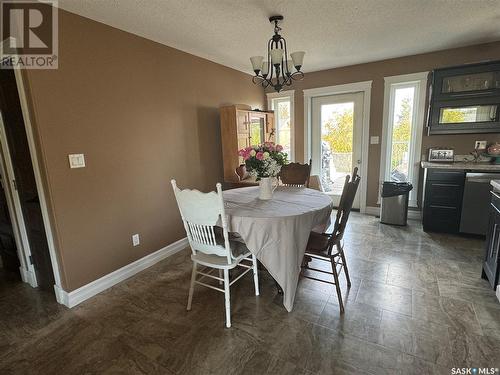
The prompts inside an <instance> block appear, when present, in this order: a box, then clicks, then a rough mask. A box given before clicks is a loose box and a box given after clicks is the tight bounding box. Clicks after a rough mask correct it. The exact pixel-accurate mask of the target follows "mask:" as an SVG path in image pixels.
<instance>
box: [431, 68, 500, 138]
mask: <svg viewBox="0 0 500 375" xmlns="http://www.w3.org/2000/svg"><path fill="white" fill-rule="evenodd" d="M428 131H429V134H459V133H499V132H500V61H493V62H486V63H480V64H469V65H463V66H456V67H450V68H443V69H436V70H434V71H433V72H432V75H431V85H430V87H429V113H428Z"/></svg>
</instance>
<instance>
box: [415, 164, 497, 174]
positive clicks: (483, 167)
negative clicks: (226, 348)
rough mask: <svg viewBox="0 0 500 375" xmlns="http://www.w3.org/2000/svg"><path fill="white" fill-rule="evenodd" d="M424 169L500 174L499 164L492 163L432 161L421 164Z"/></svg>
mask: <svg viewBox="0 0 500 375" xmlns="http://www.w3.org/2000/svg"><path fill="white" fill-rule="evenodd" d="M420 165H421V166H422V168H437V169H464V170H465V169H467V170H473V171H493V172H500V165H499V164H490V163H464V162H453V163H433V162H431V161H423V162H421V163H420Z"/></svg>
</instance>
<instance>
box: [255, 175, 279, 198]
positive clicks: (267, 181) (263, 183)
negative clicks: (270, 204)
mask: <svg viewBox="0 0 500 375" xmlns="http://www.w3.org/2000/svg"><path fill="white" fill-rule="evenodd" d="M274 180H275V179H274V178H273V177H261V179H260V181H259V190H260V191H259V199H262V200H269V199H271V198H272V197H273V192H274V189H276V187H277V186H278V184H277V182H276V183H274Z"/></svg>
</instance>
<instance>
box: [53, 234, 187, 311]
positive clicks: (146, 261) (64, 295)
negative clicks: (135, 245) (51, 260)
mask: <svg viewBox="0 0 500 375" xmlns="http://www.w3.org/2000/svg"><path fill="white" fill-rule="evenodd" d="M188 246H189V243H188V240H187V238H186V237H185V238H182V239H180V240H179V241H176V242H174V243H172V244H170V245H167V246H165V247H164V248H162V249H160V250H157V251H155V252H154V253H152V254H149V255H146V256H145V257H143V258H141V259H138V260H136V261H135V262H132V263H130V264H127V265H126V266H124V267H122V268H120V269H117V270H116V271H113V272H111V273H108V274H107V275H105V276H103V277H101V278H99V279H97V280H95V281H92V282H91V283H88V284H86V285H84V286H82V287H80V288H78V289H76V290H73V291H71V292H66V291H65V290H63V289H62V288H61V287H59V286H57V285H54V290H55V293H56V299H57V302H59V303H60V304H62V305H65V306H67V307H70V308H71V307H74V306H76V305H78V304H79V303H82V302H83V301H85V300H87V299H89V298H91V297H93V296H95V295H96V294H98V293H101V292H102V291H104V290H106V289H108V288H111V287H112V286H113V285H116V284H118V283H119V282H121V281H123V280H125V279H128V278H129V277H131V276H134V275H135V274H136V273H139V272H141V271H143V270H145V269H146V268H148V267H151V266H152V265H154V264H156V263H158V262H159V261H161V260H163V259H165V258H167V257H169V256H170V255H173V254H175V253H177V252H179V251H181V250H183V249H185V248H186V247H188Z"/></svg>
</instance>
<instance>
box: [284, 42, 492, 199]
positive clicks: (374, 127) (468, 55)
mask: <svg viewBox="0 0 500 375" xmlns="http://www.w3.org/2000/svg"><path fill="white" fill-rule="evenodd" d="M306 59H307V56H306ZM488 59H492V60H498V59H500V42H496V43H489V44H482V45H476V46H471V47H464V48H457V49H451V50H445V51H439V52H432V53H427V54H422V55H415V56H407V57H401V58H396V59H390V60H383V61H377V62H372V63H367V64H360V65H353V66H347V67H342V68H335V69H330V70H323V71H318V72H312V73H307V74H306V76H305V78H304V80H303V81H300V82H294V85H293V87H292V89H295V150H296V153H295V155H297V159H298V160H302V161H303V155H304V96H303V92H302V90H304V89H310V88H317V87H325V86H332V85H340V84H346V83H353V82H360V81H370V80H373V84H372V99H371V106H370V107H371V108H370V136H374V135H378V136H380V137H382V116H383V103H384V77H387V76H394V75H400V74H409V73H417V72H423V71H431V70H433V69H435V68H439V67H445V66H451V65H460V64H465V63H471V62H478V61H482V60H488ZM306 65H307V61H306ZM475 140H488V141H500V134H483V135H439V136H436V135H434V136H427V135H424V138H423V142H422V150H424V151H425V150H427V148H428V147H431V146H451V147H454V148H455V151H456V153H457V154H467V153H469V152H470V151H472V149H473V148H474V141H475ZM380 151H381V144H378V145H370V150H369V158H368V160H369V162H368V176H367V177H368V194H367V206H376V203H377V195H378V184H379V170H380Z"/></svg>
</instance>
